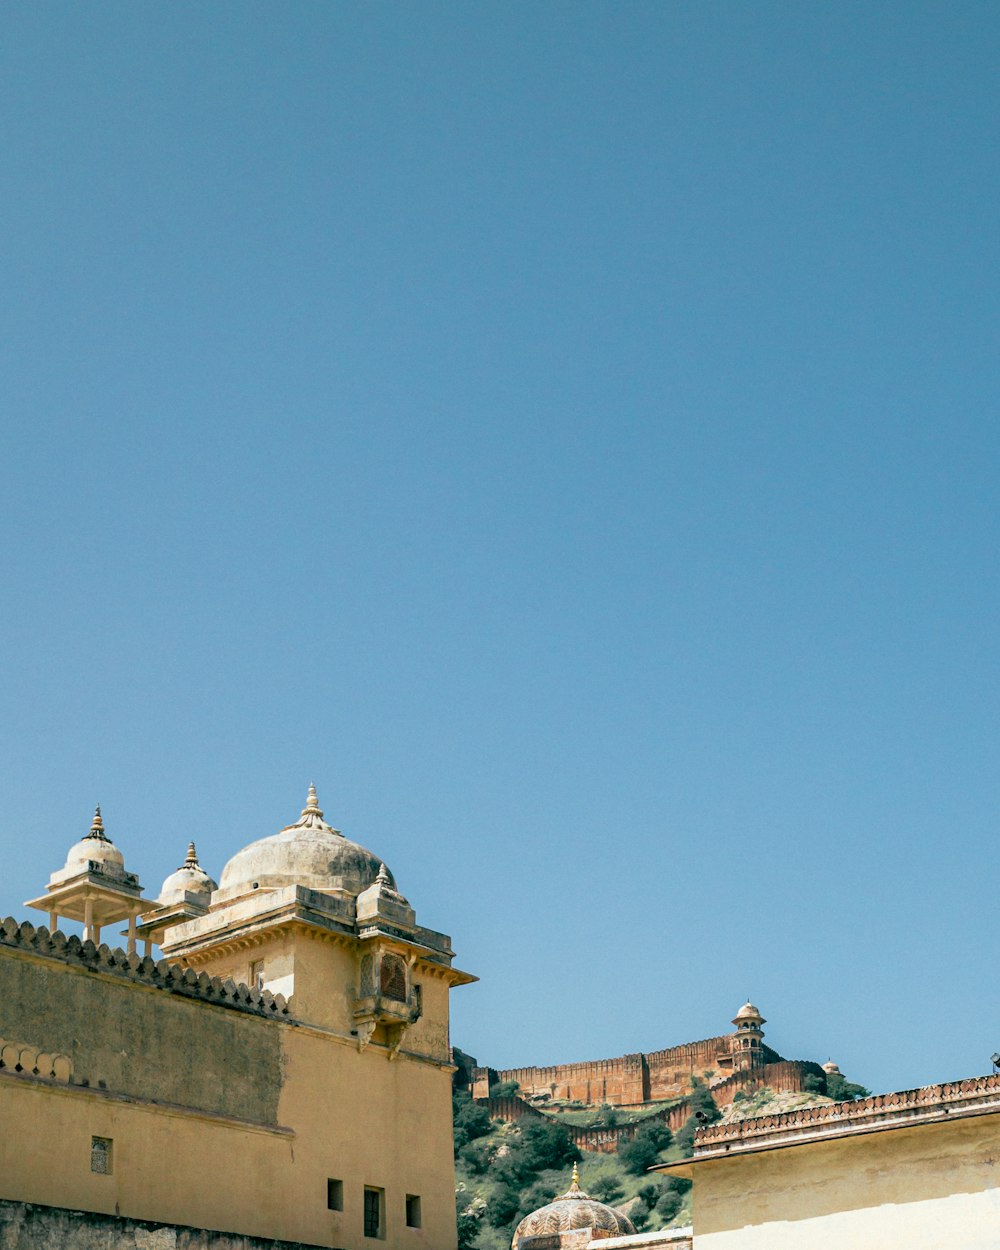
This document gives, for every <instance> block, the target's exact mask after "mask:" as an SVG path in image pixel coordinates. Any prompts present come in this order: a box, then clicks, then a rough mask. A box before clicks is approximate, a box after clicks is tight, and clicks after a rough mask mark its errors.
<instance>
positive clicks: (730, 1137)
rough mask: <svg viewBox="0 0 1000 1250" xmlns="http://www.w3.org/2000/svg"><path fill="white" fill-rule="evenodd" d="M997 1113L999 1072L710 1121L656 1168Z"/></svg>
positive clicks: (678, 1167)
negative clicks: (682, 1152) (687, 1148)
mask: <svg viewBox="0 0 1000 1250" xmlns="http://www.w3.org/2000/svg"><path fill="white" fill-rule="evenodd" d="M997 1113H1000V1073H997V1074H994V1075H992V1076H979V1077H970V1078H969V1079H968V1080H965V1081H951V1082H948V1083H947V1084H943V1085H924V1086H921V1087H920V1088H919V1089H904V1090H899V1091H897V1092H895V1093H891V1094H876V1095H874V1096H873V1097H871V1098H859V1099H858V1100H857V1101H856V1102H834V1103H824V1104H822V1105H819V1106H810V1107H801V1108H798V1109H797V1110H795V1111H789V1112H785V1113H784V1114H781V1115H764V1116H759V1117H757V1118H756V1119H748V1120H737V1121H734V1122H732V1123H729V1124H710V1125H708V1126H707V1127H706V1128H703V1129H699V1130H698V1132H697V1133H696V1134H695V1139H694V1155H693V1157H692V1158H690V1159H685V1160H683V1161H682V1162H681V1163H673V1164H670V1163H668V1164H663V1165H661V1167H659V1168H657V1169H656V1170H657V1171H678V1172H680V1171H682V1170H683V1169H685V1168H688V1167H692V1166H695V1165H697V1164H699V1163H702V1162H706V1161H708V1160H710V1159H720V1158H728V1157H731V1156H733V1155H737V1154H752V1153H756V1152H758V1151H762V1150H777V1149H780V1148H782V1147H786V1146H798V1145H803V1144H806V1143H810V1142H819V1141H829V1140H832V1139H834V1138H843V1137H853V1136H858V1135H860V1134H863V1133H880V1132H886V1131H887V1130H891V1129H897V1128H908V1127H910V1126H911V1125H915V1124H927V1123H933V1122H935V1121H939V1122H940V1121H944V1120H956V1119H962V1118H966V1117H969V1116H977V1115H991V1114H994V1115H995V1114H997Z"/></svg>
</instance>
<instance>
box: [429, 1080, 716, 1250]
mask: <svg viewBox="0 0 1000 1250" xmlns="http://www.w3.org/2000/svg"><path fill="white" fill-rule="evenodd" d="M690 1102H691V1116H690V1118H689V1120H688V1122H687V1123H686V1124H685V1125H684V1127H683V1128H682V1129H681V1130H680V1131H679V1132H678V1133H677V1134H676V1136H675V1135H674V1134H672V1133H671V1132H670V1129H668V1128H667V1127H666V1125H664V1124H661V1123H658V1122H656V1121H651V1122H650V1123H649V1124H643V1125H641V1126H640V1127H639V1129H638V1130H637V1132H636V1135H635V1137H634V1138H633V1139H632V1140H631V1141H629V1142H625V1143H623V1144H622V1145H621V1146H620V1148H619V1150H618V1151H617V1153H615V1154H591V1153H589V1152H586V1151H580V1150H579V1149H578V1148H577V1147H576V1146H575V1145H574V1144H573V1143H572V1141H571V1140H570V1138H569V1135H568V1134H567V1133H566V1132H565V1130H564V1129H563V1128H562V1127H561V1125H560V1123H559V1117H558V1116H551V1117H549V1116H546V1118H544V1119H535V1118H534V1117H531V1118H528V1117H525V1118H524V1119H521V1120H519V1121H518V1122H517V1123H515V1124H507V1123H504V1122H503V1121H499V1120H490V1118H489V1114H488V1112H487V1110H486V1108H485V1107H482V1106H479V1105H478V1104H476V1103H474V1102H473V1101H472V1099H471V1098H470V1097H469V1096H468V1094H466V1093H456V1095H455V1098H454V1118H455V1179H456V1202H457V1209H458V1229H459V1250H509V1247H510V1241H511V1237H512V1235H513V1232H514V1229H515V1228H516V1227H517V1225H518V1223H519V1222H520V1220H521V1219H523V1217H524V1216H525V1215H527V1214H528V1213H529V1212H531V1211H535V1210H537V1209H538V1207H541V1206H544V1205H545V1204H546V1203H547V1202H551V1201H552V1199H553V1198H555V1197H557V1196H558V1195H559V1194H562V1193H565V1192H566V1190H567V1189H568V1188H569V1184H570V1173H571V1169H572V1166H573V1164H574V1162H576V1163H578V1164H579V1168H580V1185H581V1187H582V1188H583V1189H584V1190H585V1191H586V1192H587V1193H588V1194H589V1195H590V1196H591V1197H592V1198H597V1199H598V1200H599V1201H601V1202H606V1203H608V1205H610V1206H614V1207H617V1208H618V1209H619V1210H621V1211H623V1212H624V1213H625V1214H626V1215H627V1216H628V1218H629V1219H630V1220H631V1221H632V1223H633V1224H634V1225H635V1226H636V1228H637V1229H640V1230H643V1229H657V1228H664V1227H667V1226H668V1225H673V1224H684V1223H686V1222H689V1221H690V1209H689V1198H688V1191H689V1190H690V1187H691V1186H690V1182H689V1181H686V1180H684V1179H683V1178H681V1177H666V1176H661V1175H659V1174H657V1173H654V1174H650V1173H649V1171H648V1169H649V1168H650V1167H651V1166H652V1165H653V1164H654V1163H658V1162H660V1163H666V1162H670V1161H672V1160H674V1159H680V1158H684V1157H685V1155H687V1154H690V1152H691V1143H692V1140H693V1138H694V1131H695V1128H696V1127H698V1125H699V1124H700V1123H706V1124H707V1123H711V1122H712V1121H713V1120H717V1119H718V1118H719V1111H718V1108H717V1107H716V1105H715V1103H714V1101H713V1100H712V1096H711V1094H710V1093H709V1091H708V1090H707V1089H706V1088H705V1087H704V1086H701V1085H698V1086H696V1087H695V1088H694V1089H692V1092H691V1096H690ZM592 1114H593V1113H592ZM696 1117H698V1118H696Z"/></svg>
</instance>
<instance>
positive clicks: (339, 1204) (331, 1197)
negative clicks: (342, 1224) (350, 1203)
mask: <svg viewBox="0 0 1000 1250" xmlns="http://www.w3.org/2000/svg"><path fill="white" fill-rule="evenodd" d="M326 1209H327V1210H328V1211H343V1209H344V1182H343V1181H338V1180H334V1179H333V1177H330V1179H329V1180H327V1182H326Z"/></svg>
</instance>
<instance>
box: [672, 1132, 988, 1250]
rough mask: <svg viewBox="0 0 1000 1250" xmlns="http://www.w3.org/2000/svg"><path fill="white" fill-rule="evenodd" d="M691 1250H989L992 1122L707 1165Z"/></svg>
mask: <svg viewBox="0 0 1000 1250" xmlns="http://www.w3.org/2000/svg"><path fill="white" fill-rule="evenodd" d="M694 1177H695V1184H694V1232H695V1245H696V1246H697V1247H698V1250H844V1247H845V1246H850V1247H851V1250H954V1247H956V1246H961V1247H962V1250H995V1248H996V1246H998V1245H1000V1115H997V1114H992V1115H981V1116H975V1117H972V1118H969V1119H965V1120H957V1121H953V1122H950V1123H937V1124H925V1125H920V1126H916V1127H912V1128H897V1129H891V1130H887V1131H883V1132H875V1133H867V1134H864V1135H859V1136H856V1137H848V1138H839V1139H835V1140H832V1141H827V1142H815V1143H810V1144H805V1145H801V1146H795V1147H789V1148H785V1149H778V1150H771V1151H762V1152H760V1153H758V1154H746V1155H740V1156H733V1157H731V1158H729V1159H719V1160H708V1161H706V1162H704V1163H702V1164H701V1165H699V1166H696V1168H695V1170H694Z"/></svg>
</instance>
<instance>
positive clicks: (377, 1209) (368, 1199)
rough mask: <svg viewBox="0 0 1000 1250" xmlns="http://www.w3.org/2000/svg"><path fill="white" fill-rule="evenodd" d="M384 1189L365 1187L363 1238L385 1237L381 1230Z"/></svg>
mask: <svg viewBox="0 0 1000 1250" xmlns="http://www.w3.org/2000/svg"><path fill="white" fill-rule="evenodd" d="M384 1193H385V1190H384V1189H374V1188H372V1187H371V1186H368V1185H366V1186H365V1236H366V1237H379V1238H383V1237H385V1232H384V1231H383V1229H382V1195H383V1194H384Z"/></svg>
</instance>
